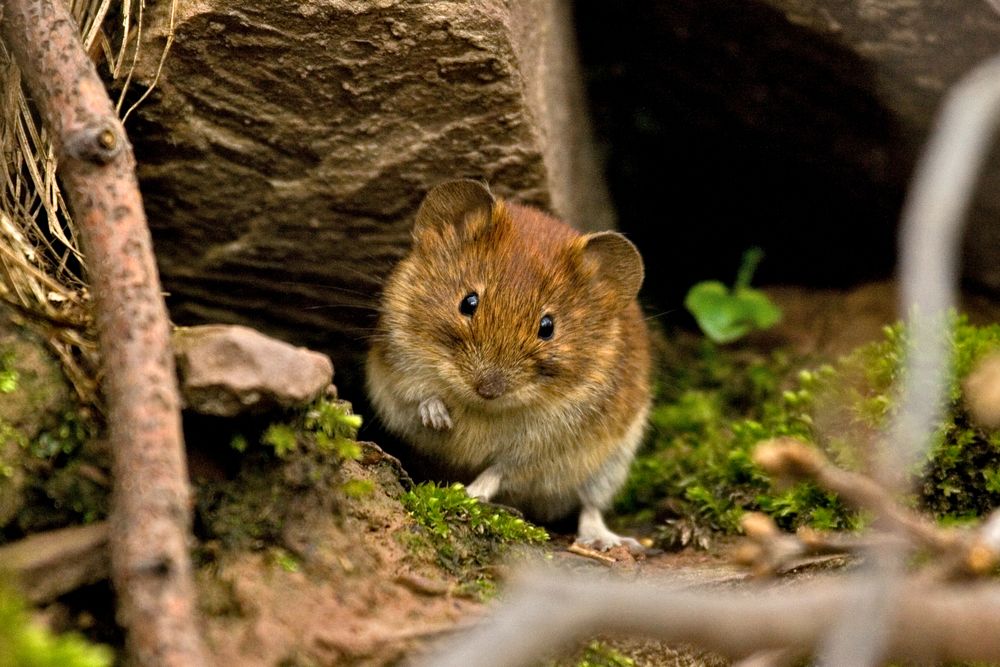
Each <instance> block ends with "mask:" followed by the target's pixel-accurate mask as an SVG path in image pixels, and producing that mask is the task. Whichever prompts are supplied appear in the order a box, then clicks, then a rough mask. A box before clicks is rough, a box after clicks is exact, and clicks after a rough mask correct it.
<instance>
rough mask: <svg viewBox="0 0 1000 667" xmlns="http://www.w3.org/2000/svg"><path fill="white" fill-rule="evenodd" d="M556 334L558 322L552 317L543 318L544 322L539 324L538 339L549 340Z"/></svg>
mask: <svg viewBox="0 0 1000 667" xmlns="http://www.w3.org/2000/svg"><path fill="white" fill-rule="evenodd" d="M555 332H556V322H555V320H553V319H552V317H551V316H550V315H544V316H542V321H541V322H539V323H538V337H539V338H541V339H542V340H548V339H550V338H552V334H554V333H555Z"/></svg>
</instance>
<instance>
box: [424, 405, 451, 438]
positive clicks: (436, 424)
mask: <svg viewBox="0 0 1000 667" xmlns="http://www.w3.org/2000/svg"><path fill="white" fill-rule="evenodd" d="M417 411H418V412H419V413H420V421H421V422H423V424H424V426H426V427H427V428H433V429H435V430H438V431H444V430H447V429H450V428H451V415H450V414H448V408H446V407H445V405H444V403H442V402H441V399H440V398H438V397H437V396H432V397H430V398H428V399H424V400H423V401H421V402H420V405H419V406H418V407H417Z"/></svg>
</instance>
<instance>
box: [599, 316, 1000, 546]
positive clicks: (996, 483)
mask: <svg viewBox="0 0 1000 667" xmlns="http://www.w3.org/2000/svg"><path fill="white" fill-rule="evenodd" d="M950 340H951V346H952V350H953V375H952V379H951V381H950V386H949V392H948V403H947V406H946V414H947V416H946V418H945V419H944V420H943V421H942V423H941V424H940V425H939V427H938V429H937V432H936V434H935V438H934V445H933V447H932V450H931V453H930V456H929V457H928V459H927V461H926V462H925V463H924V464H923V465H922V466H921V467H920V469H919V470H916V471H914V475H915V476H916V477H917V478H918V479H919V488H918V493H917V496H916V498H915V502H917V503H918V504H920V505H921V506H923V507H925V508H926V509H928V510H930V511H932V512H933V513H934V514H935V515H937V516H939V517H942V518H947V519H949V520H954V519H956V518H962V517H967V516H972V515H979V514H982V513H984V512H986V511H987V510H988V509H990V508H992V507H995V506H996V505H997V504H1000V433H998V432H996V431H993V432H990V431H985V430H983V429H981V428H980V427H978V426H976V425H975V424H973V423H972V422H971V420H970V419H969V416H968V414H967V412H966V410H965V408H964V406H963V405H962V400H961V389H960V381H961V379H962V378H964V377H965V376H966V375H967V374H968V373H969V372H970V370H971V369H972V367H973V365H974V364H975V362H976V361H977V360H978V359H980V358H982V356H983V355H984V354H986V353H987V352H989V351H992V350H996V349H1000V325H993V326H985V327H977V326H974V325H972V324H970V323H969V322H968V321H967V320H966V319H965V318H964V317H958V316H956V317H955V318H954V320H953V325H952V328H951V333H950ZM906 347H907V337H906V333H905V329H904V327H903V326H902V325H895V326H892V327H887V328H886V329H885V331H884V336H883V339H882V340H880V341H877V342H874V343H871V344H868V345H865V346H862V347H860V348H858V349H857V350H855V351H854V352H852V353H850V354H848V355H846V356H845V357H843V358H841V359H840V360H838V361H837V362H836V363H834V364H832V365H819V366H813V367H811V368H806V369H805V370H801V369H803V367H808V366H809V365H810V363H809V361H810V360H808V359H791V358H790V357H788V356H786V355H784V354H782V353H780V352H772V353H768V354H764V353H756V352H753V351H750V350H747V349H735V350H734V349H726V348H721V347H718V346H715V345H713V344H711V343H708V342H705V341H702V340H698V341H696V340H693V339H691V338H688V337H684V336H683V335H682V336H681V337H680V340H679V342H678V343H676V344H675V345H674V346H673V347H672V348H671V350H670V356H669V357H668V360H667V362H668V363H667V365H666V366H665V368H664V372H663V376H662V378H661V382H660V385H659V388H658V391H657V400H656V403H655V406H654V409H653V411H652V414H651V426H652V428H651V436H650V439H649V443H648V444H647V446H646V447H645V448H644V450H643V451H641V452H640V454H639V456H638V457H637V459H636V462H635V464H634V466H633V469H632V472H631V474H630V477H629V480H628V482H627V483H626V486H625V488H624V489H623V491H622V493H621V494H620V496H619V498H618V500H617V509H618V511H619V512H621V513H625V514H628V515H631V518H632V519H633V520H645V521H655V522H657V523H658V525H660V526H661V528H660V534H659V538H660V543H661V544H662V545H665V546H669V545H671V544H676V543H678V542H680V543H684V542H688V541H692V540H694V541H702V542H704V541H705V540H704V538H705V536H707V535H710V534H711V533H712V532H713V531H723V532H734V531H736V530H737V528H738V521H739V517H740V516H741V515H742V513H743V512H744V511H746V510H756V511H763V512H766V513H767V514H769V515H771V516H772V517H774V518H775V520H776V521H777V522H778V523H779V525H781V526H783V527H785V528H794V527H796V526H799V525H810V526H812V527H815V528H820V529H852V528H856V527H858V526H859V525H861V523H862V522H863V520H862V518H860V517H858V516H857V515H854V514H851V513H849V512H847V511H846V510H845V509H844V507H843V506H842V505H841V504H840V503H839V502H838V500H837V498H836V497H835V496H833V495H832V494H829V493H827V492H824V491H821V490H819V489H817V488H816V487H815V486H813V485H811V484H799V485H796V486H793V487H791V488H787V489H779V490H775V489H774V488H772V486H771V484H770V480H769V479H768V478H767V477H766V476H765V475H764V474H763V473H762V472H761V471H760V470H759V469H758V468H757V467H756V466H755V465H754V464H753V463H752V461H751V460H750V455H751V452H752V449H753V447H754V445H756V443H758V442H759V441H761V440H764V439H767V438H772V437H778V436H796V437H799V438H803V439H805V440H807V441H811V442H815V443H817V445H818V446H820V447H822V448H823V449H824V450H825V451H826V452H827V453H828V454H829V455H830V456H831V457H832V458H833V459H834V460H835V461H836V462H837V463H838V464H839V465H842V466H844V467H848V468H851V469H856V470H865V469H866V468H867V466H868V463H869V461H871V460H872V457H873V454H874V452H875V451H876V448H877V447H878V435H879V432H880V431H879V429H880V428H881V426H882V425H883V424H884V423H885V421H886V419H887V417H888V416H889V415H890V414H891V412H892V410H893V398H892V396H893V394H892V392H893V390H894V388H895V386H896V383H898V381H899V379H900V374H901V373H902V360H903V357H904V354H905V350H906Z"/></svg>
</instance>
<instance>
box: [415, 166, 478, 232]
mask: <svg viewBox="0 0 1000 667" xmlns="http://www.w3.org/2000/svg"><path fill="white" fill-rule="evenodd" d="M494 203H495V200H494V198H493V194H492V193H491V192H490V190H489V188H488V187H486V185H485V184H484V183H480V182H479V181H471V180H467V179H462V180H457V181H448V182H447V183H441V184H440V185H437V186H435V187H434V188H432V189H431V191H430V192H428V193H427V197H425V198H424V201H423V203H421V204H420V209H419V210H418V211H417V219H416V222H415V223H414V225H413V236H414V237H415V238H418V239H419V238H420V236H421V235H423V234H425V233H426V232H428V231H436V232H440V231H441V230H442V229H444V228H445V227H449V226H461V225H464V224H465V223H466V222H467V221H468V219H469V217H470V216H473V215H476V214H480V215H483V216H485V218H486V220H489V218H490V214H491V212H492V210H493V204H494Z"/></svg>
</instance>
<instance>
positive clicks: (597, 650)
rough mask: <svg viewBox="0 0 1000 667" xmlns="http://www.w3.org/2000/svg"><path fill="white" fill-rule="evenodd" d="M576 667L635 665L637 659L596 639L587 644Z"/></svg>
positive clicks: (626, 666)
mask: <svg viewBox="0 0 1000 667" xmlns="http://www.w3.org/2000/svg"><path fill="white" fill-rule="evenodd" d="M576 667H635V660H633V659H632V658H629V657H628V656H626V655H623V654H622V653H620V652H618V651H616V650H615V649H613V648H611V647H610V646H608V645H607V644H605V643H603V642H600V641H597V640H594V641H592V642H590V643H589V644H587V648H585V649H584V651H583V655H582V656H581V657H580V660H579V662H577V663H576Z"/></svg>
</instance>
